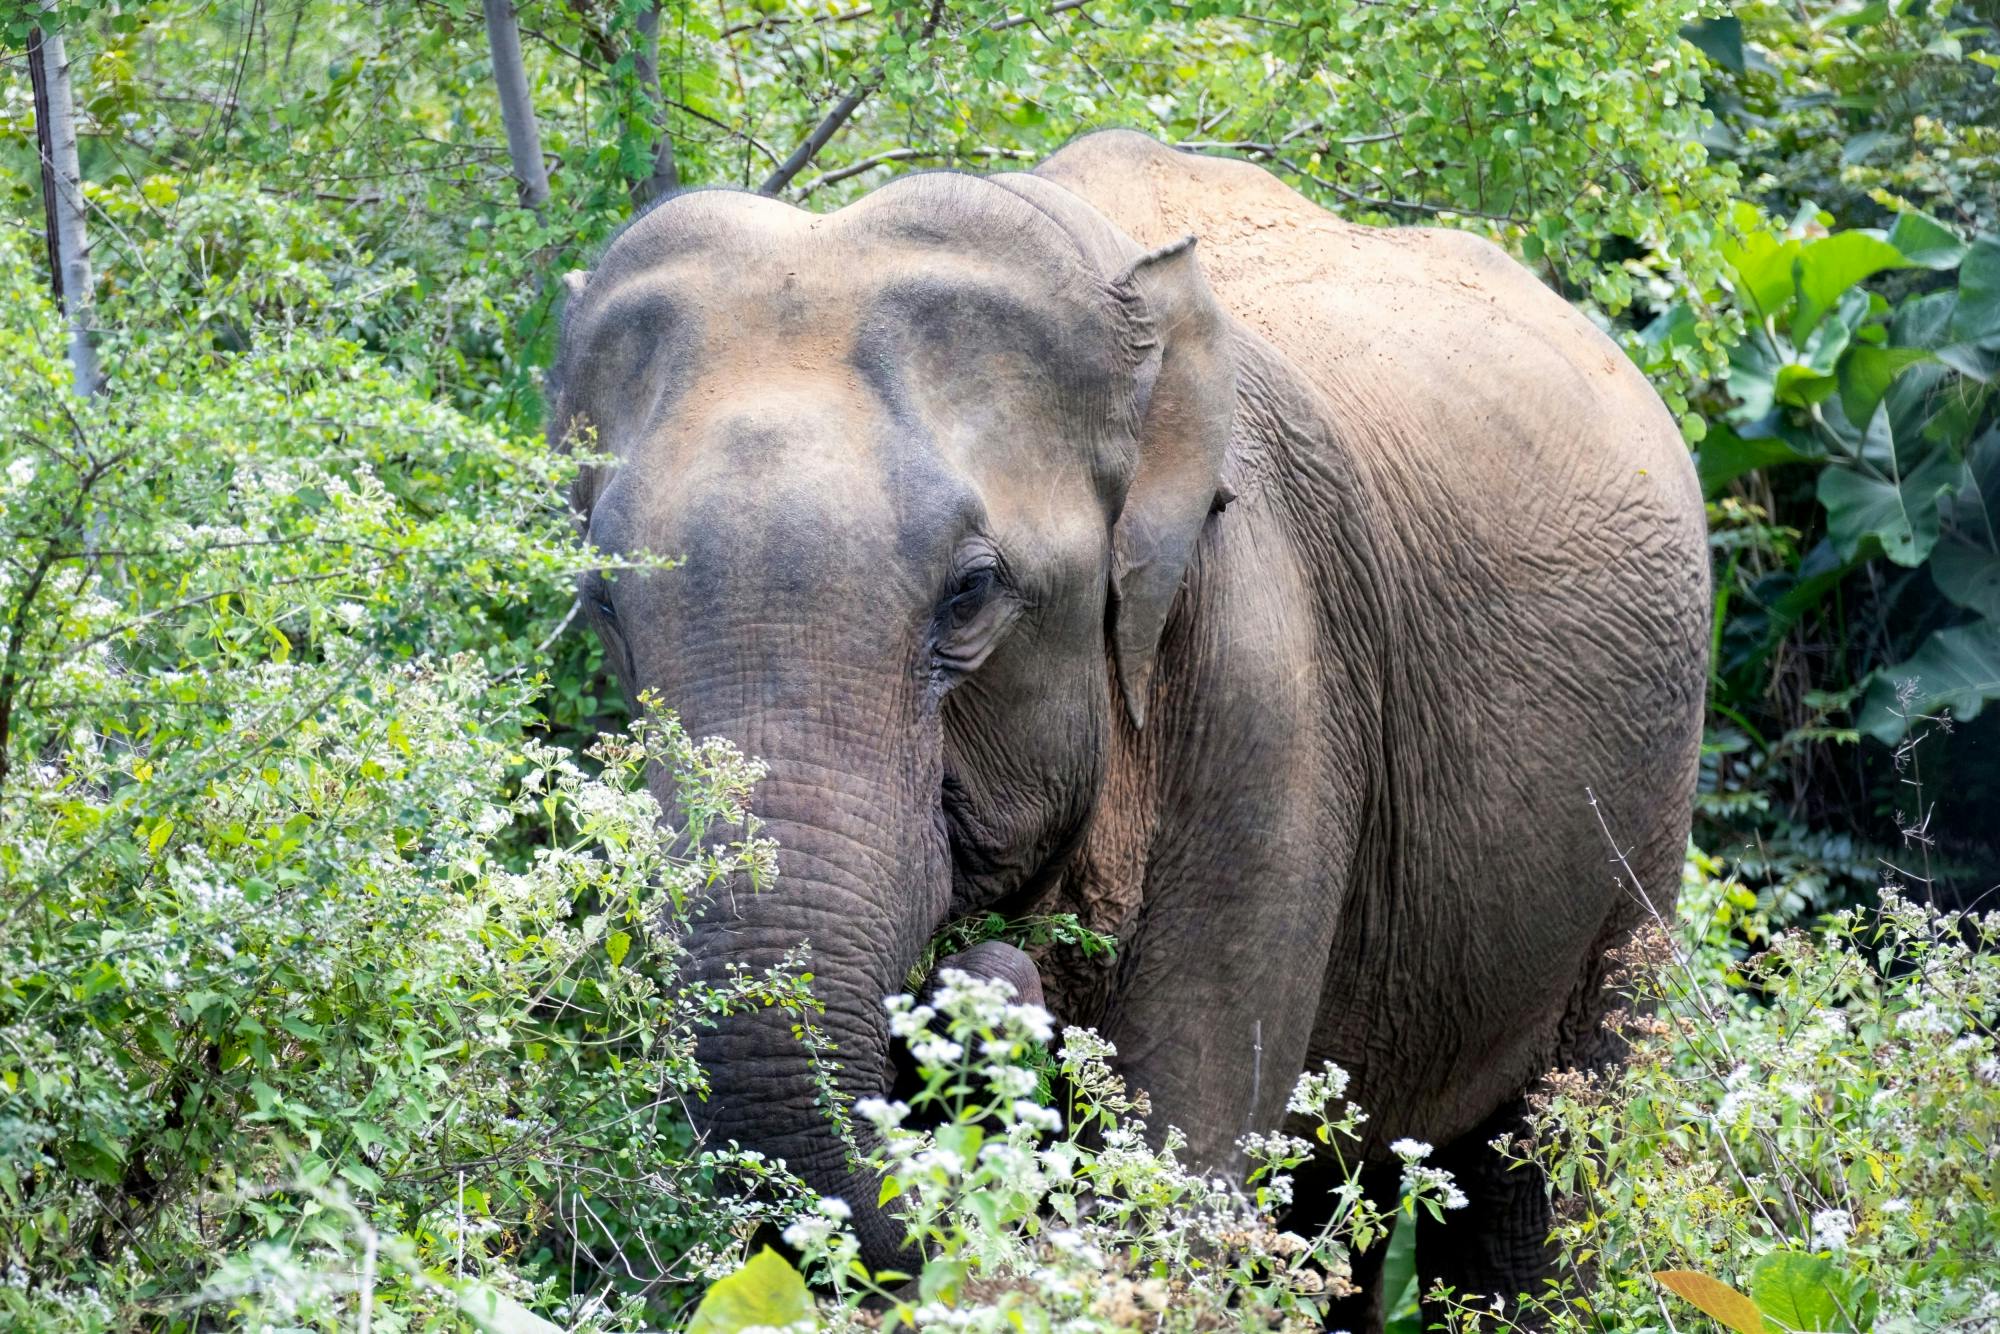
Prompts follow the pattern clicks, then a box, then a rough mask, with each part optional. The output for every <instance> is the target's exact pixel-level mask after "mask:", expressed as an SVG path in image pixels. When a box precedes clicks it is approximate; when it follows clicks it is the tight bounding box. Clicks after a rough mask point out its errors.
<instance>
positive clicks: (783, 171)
mask: <svg viewBox="0 0 2000 1334" xmlns="http://www.w3.org/2000/svg"><path fill="white" fill-rule="evenodd" d="M882 78H883V74H882V71H881V69H880V68H877V69H876V71H875V73H874V74H873V75H872V76H871V77H870V78H869V79H868V81H867V82H865V83H861V84H858V85H856V86H855V87H853V88H851V89H849V90H848V93H847V96H845V97H843V98H841V99H840V100H839V101H838V102H835V103H834V104H833V110H831V111H829V112H827V113H826V115H825V116H824V117H823V118H822V119H821V120H820V123H819V124H817V125H815V126H813V128H812V133H811V134H808V135H807V136H806V137H805V141H804V142H803V143H801V144H800V145H799V146H798V147H797V148H795V149H793V150H792V155H791V156H790V157H788V158H786V159H785V160H784V161H783V162H781V163H779V164H778V169H777V170H776V171H774V172H772V173H771V174H770V175H769V176H766V177H765V178H764V183H763V184H762V185H760V186H758V187H757V193H758V194H760V195H774V194H776V193H778V191H780V190H782V189H784V188H785V187H786V186H787V185H790V184H791V183H792V178H793V177H794V176H797V175H798V174H799V173H800V172H802V171H804V170H805V169H806V164H807V163H809V162H811V161H812V160H813V154H815V153H817V152H819V150H820V149H822V148H825V147H826V141H827V140H829V139H831V138H833V136H834V135H835V134H837V133H838V132H839V130H840V127H841V126H843V125H845V124H847V120H848V117H850V116H852V115H853V114H854V113H855V111H856V110H858V109H859V108H860V106H861V104H862V103H863V102H865V101H867V100H868V95H869V94H870V93H872V92H874V91H875V90H876V89H877V88H880V87H881V86H882Z"/></svg>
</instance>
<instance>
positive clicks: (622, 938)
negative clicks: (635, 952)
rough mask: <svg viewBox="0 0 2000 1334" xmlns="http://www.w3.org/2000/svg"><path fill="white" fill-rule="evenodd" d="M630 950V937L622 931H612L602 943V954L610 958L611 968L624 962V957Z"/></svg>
mask: <svg viewBox="0 0 2000 1334" xmlns="http://www.w3.org/2000/svg"><path fill="white" fill-rule="evenodd" d="M631 948H632V937H631V936H629V935H627V934H625V933H624V932H623V931H613V932H612V933H611V934H610V935H609V936H607V937H606V938H605V941H604V952H605V953H606V954H608V955H610V956H611V966H612V967H613V968H617V967H619V966H620V965H621V964H623V963H624V962H625V955H626V954H627V953H628V952H629V951H630V950H631Z"/></svg>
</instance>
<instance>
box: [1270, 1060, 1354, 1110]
mask: <svg viewBox="0 0 2000 1334" xmlns="http://www.w3.org/2000/svg"><path fill="white" fill-rule="evenodd" d="M1346 1092H1347V1071H1345V1070H1343V1069H1341V1068H1340V1067H1339V1066H1337V1065H1335V1064H1334V1063H1333V1062H1332V1061H1328V1062H1327V1063H1326V1064H1325V1065H1324V1066H1323V1067H1321V1069H1320V1070H1319V1071H1318V1072H1317V1073H1315V1072H1313V1071H1311V1070H1307V1071H1306V1072H1304V1073H1303V1074H1301V1075H1300V1076H1299V1082H1298V1083H1296V1084H1294V1085H1293V1086H1292V1096H1291V1098H1290V1099H1289V1100H1288V1101H1287V1102H1286V1103H1285V1110H1286V1111H1288V1112H1297V1113H1298V1114H1299V1115H1301V1116H1318V1115H1319V1114H1320V1113H1321V1112H1322V1111H1324V1110H1325V1109H1326V1106H1327V1104H1328V1103H1331V1102H1337V1101H1338V1100H1339V1099H1340V1097H1341V1095H1342V1094H1344V1093H1346Z"/></svg>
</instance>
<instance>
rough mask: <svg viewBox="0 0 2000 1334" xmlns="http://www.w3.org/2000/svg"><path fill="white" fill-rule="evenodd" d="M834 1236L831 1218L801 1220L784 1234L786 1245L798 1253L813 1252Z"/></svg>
mask: <svg viewBox="0 0 2000 1334" xmlns="http://www.w3.org/2000/svg"><path fill="white" fill-rule="evenodd" d="M832 1235H833V1220H832V1219H830V1218H801V1219H800V1220H799V1221H798V1222H796V1223H793V1224H792V1225H791V1226H790V1227H788V1228H786V1229H785V1232H784V1237H785V1245H787V1246H790V1247H791V1248H792V1249H793V1250H797V1251H806V1250H811V1249H812V1248H813V1247H814V1246H817V1245H819V1244H820V1243H821V1242H823V1241H825V1240H826V1239H827V1238H828V1237H830V1236H832Z"/></svg>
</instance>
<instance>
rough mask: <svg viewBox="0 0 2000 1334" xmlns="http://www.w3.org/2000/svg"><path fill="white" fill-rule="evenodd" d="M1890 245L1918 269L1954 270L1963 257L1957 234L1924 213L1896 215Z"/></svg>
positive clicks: (1962, 246) (1911, 211)
mask: <svg viewBox="0 0 2000 1334" xmlns="http://www.w3.org/2000/svg"><path fill="white" fill-rule="evenodd" d="M1889 244H1890V245H1892V246H1894V247H1896V249H1898V250H1900V251H1902V252H1903V258H1904V259H1907V260H1908V261H1910V263H1912V264H1915V265H1917V266H1918V267H1920V268H1926V269H1950V268H1956V267H1957V266H1958V264H1959V262H1960V261H1961V260H1963V259H1964V258H1965V251H1966V246H1965V242H1963V241H1961V240H1959V239H1958V233H1957V232H1954V231H1952V230H1951V228H1949V227H1947V226H1945V225H1944V224H1943V223H1941V222H1939V221H1938V220H1937V219H1936V218H1933V217H1931V216H1930V215H1929V214H1927V213H1919V212H1918V211H1917V210H1915V209H1910V210H1909V211H1907V212H1904V213H1898V214H1897V215H1896V223H1895V225H1894V226H1893V227H1891V228H1889Z"/></svg>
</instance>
